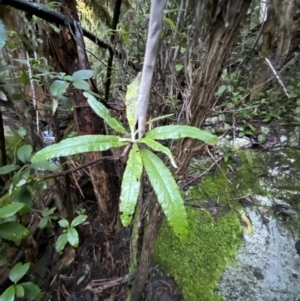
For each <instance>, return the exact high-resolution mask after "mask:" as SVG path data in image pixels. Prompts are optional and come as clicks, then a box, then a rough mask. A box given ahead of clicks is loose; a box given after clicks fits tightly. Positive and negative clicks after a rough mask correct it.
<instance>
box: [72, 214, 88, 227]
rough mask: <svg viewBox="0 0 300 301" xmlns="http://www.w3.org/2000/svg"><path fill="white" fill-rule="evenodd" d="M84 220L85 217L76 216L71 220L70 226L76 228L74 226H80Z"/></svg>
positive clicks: (82, 215)
mask: <svg viewBox="0 0 300 301" xmlns="http://www.w3.org/2000/svg"><path fill="white" fill-rule="evenodd" d="M86 219H87V215H84V214H81V215H78V216H76V217H75V218H74V219H73V221H72V223H71V226H72V227H76V226H78V225H80V224H82V223H83V222H84V221H85V220H86Z"/></svg>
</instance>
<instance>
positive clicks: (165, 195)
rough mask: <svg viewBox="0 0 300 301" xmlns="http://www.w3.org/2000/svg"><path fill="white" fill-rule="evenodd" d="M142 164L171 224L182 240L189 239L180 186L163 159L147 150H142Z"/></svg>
mask: <svg viewBox="0 0 300 301" xmlns="http://www.w3.org/2000/svg"><path fill="white" fill-rule="evenodd" d="M140 153H141V157H142V162H143V164H144V167H145V170H146V172H147V175H148V177H149V180H150V182H151V185H152V187H153V189H154V191H155V193H156V195H157V200H158V202H159V203H160V205H161V207H162V209H163V211H164V213H165V215H166V217H167V219H168V222H169V224H170V225H171V227H172V228H173V230H174V232H175V234H176V235H177V236H178V237H179V238H180V239H181V240H185V239H186V238H187V231H188V222H187V215H186V211H185V208H184V202H183V199H182V197H181V195H180V192H179V189H178V186H177V184H176V182H175V180H174V178H173V176H172V174H171V172H170V171H169V169H168V168H167V167H166V166H165V165H164V163H163V162H162V161H161V159H160V158H159V157H158V156H156V155H155V154H154V153H152V152H151V151H149V150H147V149H140Z"/></svg>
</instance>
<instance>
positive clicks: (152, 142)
mask: <svg viewBox="0 0 300 301" xmlns="http://www.w3.org/2000/svg"><path fill="white" fill-rule="evenodd" d="M137 142H142V143H145V144H146V145H148V146H149V147H151V148H152V149H153V150H155V151H156V152H162V153H164V154H165V155H167V156H168V157H169V159H170V161H171V164H172V165H173V166H174V167H175V168H177V165H176V163H175V160H174V157H173V155H172V153H171V151H170V150H169V149H168V148H167V147H165V146H163V145H162V144H161V143H159V142H157V141H155V140H152V139H149V138H141V139H138V140H137Z"/></svg>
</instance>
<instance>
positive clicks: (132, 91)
mask: <svg viewBox="0 0 300 301" xmlns="http://www.w3.org/2000/svg"><path fill="white" fill-rule="evenodd" d="M141 76H142V74H141V73H139V74H138V76H137V77H136V78H135V79H134V80H133V82H132V83H131V84H130V85H128V87H127V93H126V97H125V102H126V117H127V121H128V124H129V127H130V132H131V137H132V139H133V138H134V131H135V128H134V127H135V122H136V113H137V108H138V93H139V88H140V84H141Z"/></svg>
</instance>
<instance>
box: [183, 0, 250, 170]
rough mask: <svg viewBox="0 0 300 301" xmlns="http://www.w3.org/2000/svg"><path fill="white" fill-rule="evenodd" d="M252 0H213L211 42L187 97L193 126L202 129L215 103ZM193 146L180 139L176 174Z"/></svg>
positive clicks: (210, 27)
mask: <svg viewBox="0 0 300 301" xmlns="http://www.w3.org/2000/svg"><path fill="white" fill-rule="evenodd" d="M250 3H251V0H228V1H222V0H219V1H217V0H216V1H213V7H212V17H211V19H212V21H211V24H210V25H209V31H210V33H209V34H210V41H209V47H208V50H207V53H206V55H205V57H204V59H203V62H202V66H201V69H200V71H199V73H198V75H197V76H196V78H195V80H194V84H193V86H194V90H193V93H192V95H191V98H190V100H188V102H189V103H188V106H189V111H190V113H191V124H190V125H192V126H195V127H198V128H201V126H202V125H203V123H204V120H205V118H206V116H207V114H208V112H209V110H210V109H211V108H212V106H213V104H214V101H215V100H214V93H215V90H216V87H217V85H218V83H219V80H220V77H221V74H222V71H223V68H224V64H225V62H226V59H227V57H228V55H229V54H230V52H231V48H232V46H233V44H234V43H235V41H236V40H237V38H238V33H239V29H240V24H241V23H242V21H243V20H244V19H245V17H246V13H247V10H248V8H249V5H250ZM195 145H196V141H195V140H191V139H183V140H182V141H181V142H180V144H179V147H178V149H179V153H178V163H179V164H180V167H179V170H178V173H180V174H184V173H186V171H187V168H188V165H189V162H190V160H191V158H192V155H193V149H194V147H195Z"/></svg>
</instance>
